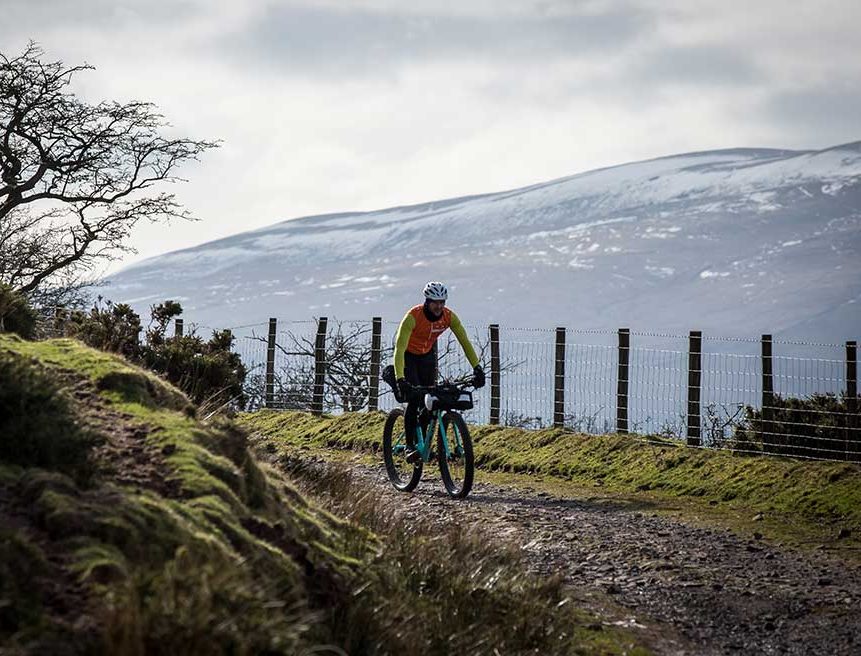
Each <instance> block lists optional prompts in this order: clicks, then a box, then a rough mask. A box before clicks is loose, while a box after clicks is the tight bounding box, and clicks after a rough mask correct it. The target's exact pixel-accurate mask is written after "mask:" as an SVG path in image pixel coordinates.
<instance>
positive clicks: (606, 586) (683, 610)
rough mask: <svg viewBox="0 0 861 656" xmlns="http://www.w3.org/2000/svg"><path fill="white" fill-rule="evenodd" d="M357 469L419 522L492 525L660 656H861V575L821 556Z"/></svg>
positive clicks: (596, 508)
mask: <svg viewBox="0 0 861 656" xmlns="http://www.w3.org/2000/svg"><path fill="white" fill-rule="evenodd" d="M352 468H353V473H354V476H357V477H360V478H361V479H363V480H365V481H367V483H368V484H373V485H375V486H380V487H381V488H387V489H388V490H390V493H391V494H392V495H400V496H402V497H403V502H404V504H405V505H404V507H405V512H406V514H407V516H408V517H410V516H413V517H414V518H415V520H416V521H419V520H422V521H427V520H428V518H429V517H446V518H453V519H457V520H458V521H461V522H471V523H481V524H482V525H483V526H485V527H487V529H488V530H490V531H493V532H494V533H496V534H498V535H500V536H504V537H506V538H510V539H513V540H515V541H516V542H518V543H520V544H521V546H522V548H523V549H524V551H525V552H526V553H527V554H528V559H529V562H530V564H531V566H532V568H533V569H534V570H535V571H536V572H538V573H542V574H546V573H549V572H559V573H561V574H562V575H563V576H564V577H565V579H566V580H568V581H570V582H571V584H572V586H573V587H574V589H575V590H577V591H579V592H578V595H582V597H583V600H585V601H587V602H589V603H591V604H592V608H593V609H599V610H600V608H601V604H602V603H603V602H605V601H606V600H607V599H612V602H613V605H616V606H617V607H618V606H621V607H623V608H625V609H628V610H629V611H630V613H629V615H628V616H627V617H625V618H623V619H622V620H621V621H622V622H625V623H627V625H629V626H633V627H635V628H638V629H641V630H642V631H643V632H644V634H651V635H653V636H654V635H658V636H661V638H660V640H658V642H657V644H656V645H655V644H653V647H655V648H656V649H657V650H658V651H659V653H667V654H698V655H699V654H799V655H801V654H804V655H808V654H829V655H830V654H861V567H859V566H857V565H853V564H848V563H845V562H842V561H840V560H839V559H837V558H834V557H832V556H829V555H827V554H825V553H823V552H821V551H820V552H814V553H803V552H799V551H794V550H789V549H785V548H780V547H778V546H774V545H769V544H766V543H765V542H763V541H761V540H760V539H758V537H754V538H751V539H745V538H742V537H739V536H738V535H736V534H734V533H732V532H730V531H728V530H725V529H720V528H702V527H698V526H693V525H691V524H686V523H684V522H683V521H681V520H679V519H675V518H669V517H666V516H661V515H658V514H656V513H654V512H652V510H651V509H650V508H649V507H646V506H644V505H643V504H642V503H638V502H631V503H625V502H620V501H619V500H608V499H600V498H599V499H595V498H592V499H589V500H586V499H582V498H581V499H577V498H556V497H552V496H549V495H547V494H546V493H535V492H531V491H528V490H521V489H518V488H513V487H500V486H496V485H489V484H482V483H479V484H476V485H475V487H474V488H473V491H472V494H471V495H470V496H469V498H468V499H467V500H465V501H453V500H451V499H449V498H448V497H447V496H446V495H445V494H444V492H443V491H442V486H441V483H440V481H439V477H438V471H437V470H436V468H433V467H430V468H428V469H426V471H425V474H424V479H423V481H422V483H421V484H420V485H419V487H418V489H417V490H416V492H414V493H412V494H411V495H406V494H402V493H399V492H397V491H395V490H394V489H392V488H391V487H390V486H389V484H388V480H387V478H386V475H385V470H384V469H383V467H382V465H381V466H380V467H379V468H374V467H368V466H366V465H352ZM617 621H619V620H618V618H617ZM648 642H652V643H654V642H655V641H654V640H649V641H648Z"/></svg>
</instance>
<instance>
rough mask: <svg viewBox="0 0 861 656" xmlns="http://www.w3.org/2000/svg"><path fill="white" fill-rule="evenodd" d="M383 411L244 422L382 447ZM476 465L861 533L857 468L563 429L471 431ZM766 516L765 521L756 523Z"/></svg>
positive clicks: (768, 522)
mask: <svg viewBox="0 0 861 656" xmlns="http://www.w3.org/2000/svg"><path fill="white" fill-rule="evenodd" d="M384 420H385V415H384V413H381V412H380V413H371V414H365V413H361V414H346V415H341V416H337V417H328V416H326V417H315V416H313V415H310V414H308V413H300V412H287V413H284V412H275V411H261V412H256V413H253V414H246V415H243V416H242V417H241V423H242V424H243V425H244V426H246V427H247V428H248V429H249V430H251V431H255V432H258V433H260V434H261V435H265V436H269V437H277V438H278V439H279V440H281V441H283V442H284V443H285V444H288V445H291V446H292V448H296V449H303V448H305V449H307V448H319V447H333V448H338V449H343V448H349V449H357V450H369V451H373V450H376V449H377V448H378V447H379V443H380V436H381V434H382V429H383V422H384ZM471 433H472V436H473V441H474V443H475V444H474V445H475V456H476V462H477V464H478V466H479V468H480V469H481V470H483V471H484V472H487V473H491V472H502V473H519V474H526V475H530V476H533V477H534V476H539V477H552V478H554V479H556V480H559V481H570V482H573V483H576V484H579V485H583V486H587V487H593V488H600V490H602V491H606V492H611V493H621V494H639V495H648V496H651V497H652V498H662V499H674V500H679V501H684V502H686V503H690V504H693V505H694V506H701V507H703V508H706V509H710V508H713V509H722V510H726V511H733V512H736V513H743V514H744V515H746V516H747V517H756V518H757V520H759V519H760V518H761V519H762V520H763V522H764V523H763V526H771V527H772V528H773V529H774V531H775V532H776V533H777V534H781V535H789V536H791V535H795V536H796V537H802V536H805V535H808V534H812V535H815V536H818V538H820V539H822V538H827V537H829V536H837V535H844V536H845V535H847V533H848V537H847V538H845V540H846V541H847V542H850V543H854V542H855V541H857V537H858V535H859V533H861V467H859V466H858V465H856V464H846V463H830V462H817V461H795V460H790V459H787V458H774V457H755V456H746V455H734V454H732V453H729V452H721V451H712V450H706V449H689V448H685V447H680V446H676V445H671V444H668V445H666V446H663V445H651V444H644V443H643V442H639V441H636V440H633V439H631V438H630V437H626V436H619V435H606V436H587V435H578V434H573V433H570V432H564V431H561V430H557V429H547V430H539V431H525V430H520V429H516V428H504V427H494V426H474V427H471ZM760 516H761V517H760Z"/></svg>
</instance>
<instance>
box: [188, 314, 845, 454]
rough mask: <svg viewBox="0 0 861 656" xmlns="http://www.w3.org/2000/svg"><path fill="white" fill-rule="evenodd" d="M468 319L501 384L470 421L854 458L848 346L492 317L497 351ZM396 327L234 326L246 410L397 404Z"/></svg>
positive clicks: (446, 366)
mask: <svg viewBox="0 0 861 656" xmlns="http://www.w3.org/2000/svg"><path fill="white" fill-rule="evenodd" d="M321 326H322V332H321V330H320V329H321ZM466 328H467V332H468V334H469V336H470V339H471V341H472V343H473V345H474V346H475V347H476V351H477V352H478V353H479V354H480V357H481V360H482V364H483V366H484V368H485V370H486V371H487V372H488V381H490V380H491V375H490V374H491V373H492V372H493V371H494V370H496V371H498V380H499V382H498V385H491V384H490V382H489V383H488V385H487V386H486V387H484V388H482V389H480V390H477V391H476V392H475V394H474V398H475V408H474V409H472V410H469V411H466V412H465V413H464V414H465V415H466V418H467V420H468V421H470V422H473V423H477V424H487V423H498V424H501V425H505V426H517V427H521V428H528V429H538V428H546V427H550V426H557V427H561V428H565V429H569V430H574V431H577V432H582V433H589V434H605V433H614V432H620V433H629V434H632V435H634V436H636V437H638V438H640V439H645V440H661V441H663V440H673V441H683V442H684V443H686V444H689V445H691V446H699V447H706V448H717V449H730V450H733V451H739V452H746V453H757V454H775V455H787V456H793V457H798V458H817V459H836V460H848V461H861V421H859V403H858V392H857V360H856V346H855V342H846V343H845V344H822V343H813V342H800V341H790V340H783V341H782V340H773V339H771V338H770V336H763V337H762V338H760V339H756V338H733V337H719V336H709V335H705V336H699V335H696V336H695V334H694V333H692V334H689V335H673V334H660V333H650V332H640V331H623V330H619V331H614V330H582V329H570V328H569V329H556V330H553V329H524V328H514V327H506V326H499V327H498V329H497V330H498V353H497V354H496V355H495V356H494V354H493V344H492V339H491V331H490V330H489V328H488V326H477V325H466ZM198 329H209V327H206V326H198ZM397 329H398V322H393V321H379V320H378V322H377V326H376V328H375V326H374V321H373V320H359V321H337V320H332V319H328V320H308V321H277V322H275V323H274V324H273V323H272V322H269V323H258V324H249V325H242V326H236V327H233V328H232V329H231V330H233V332H234V335H235V337H236V341H235V351H236V352H237V353H239V354H240V356H241V358H242V361H243V363H244V364H245V366H246V368H247V370H248V375H247V378H246V395H247V408H248V409H250V410H255V409H258V408H261V407H272V408H285V409H286V408H290V409H302V410H315V411H323V412H329V413H340V412H349V411H363V410H367V409H369V408H377V409H380V410H389V409H391V408H393V407H395V406H396V405H397V403H396V401H395V399H394V396H393V394H392V392H391V390H390V389H388V386H387V385H386V384H385V383H383V382H382V381H380V380H379V372H381V371H382V368H383V367H384V366H385V365H386V364H388V363H390V362H392V360H393V356H394V342H395V335H396V333H397ZM273 331H274V332H273ZM560 331H561V332H560ZM375 335H376V336H375ZM375 339H379V347H378V348H375V347H374V340H375ZM560 339H561V343H560ZM437 349H438V363H439V366H438V373H439V377H440V378H455V377H458V376H461V375H463V374H465V373H469V372H470V371H471V367H470V366H469V364H468V363H467V361H466V358H465V357H464V355H463V352H462V350H461V348H460V346H459V344H458V343H457V340H456V339H455V337H454V336H453V335H452V334H451V333H450V332H447V333H445V334H444V335H443V336H442V337H441V338H440V339H439V341H438V345H437ZM372 372H376V374H375V375H372Z"/></svg>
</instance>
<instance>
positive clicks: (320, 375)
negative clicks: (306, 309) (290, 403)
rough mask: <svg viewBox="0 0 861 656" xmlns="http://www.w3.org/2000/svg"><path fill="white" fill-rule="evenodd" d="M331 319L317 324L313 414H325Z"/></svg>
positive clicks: (322, 318) (324, 318)
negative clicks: (324, 401)
mask: <svg viewBox="0 0 861 656" xmlns="http://www.w3.org/2000/svg"><path fill="white" fill-rule="evenodd" d="M328 323H329V319H328V318H326V317H320V320H319V321H318V323H317V342H316V344H315V345H314V398H313V399H312V401H311V412H313V413H314V414H317V415H321V414H323V391H324V387H325V384H326V326H327V325H328Z"/></svg>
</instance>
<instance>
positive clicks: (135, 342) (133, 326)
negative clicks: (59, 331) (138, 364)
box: [65, 296, 142, 360]
mask: <svg viewBox="0 0 861 656" xmlns="http://www.w3.org/2000/svg"><path fill="white" fill-rule="evenodd" d="M101 301H102V297H101V296H100V297H99V298H98V299H97V300H96V304H95V305H94V306H93V309H92V310H90V311H89V312H81V311H75V312H73V313H72V315H71V316H70V317H69V320H68V322H67V323H66V327H65V332H66V334H67V335H68V336H70V337H75V338H77V339H79V340H81V341H82V342H84V344H87V345H88V346H92V347H93V348H97V349H100V350H102V351H108V352H110V353H119V354H120V355H124V356H125V357H127V358H128V359H129V360H137V359H138V358H140V355H141V346H140V333H141V330H142V327H141V320H140V317H139V316H138V314H137V313H136V312H135V311H134V310H132V308H131V306H129V305H126V304H125V303H119V304H116V305H115V304H114V303H113V302H111V301H105V305H104V307H103V306H102V305H101Z"/></svg>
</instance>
